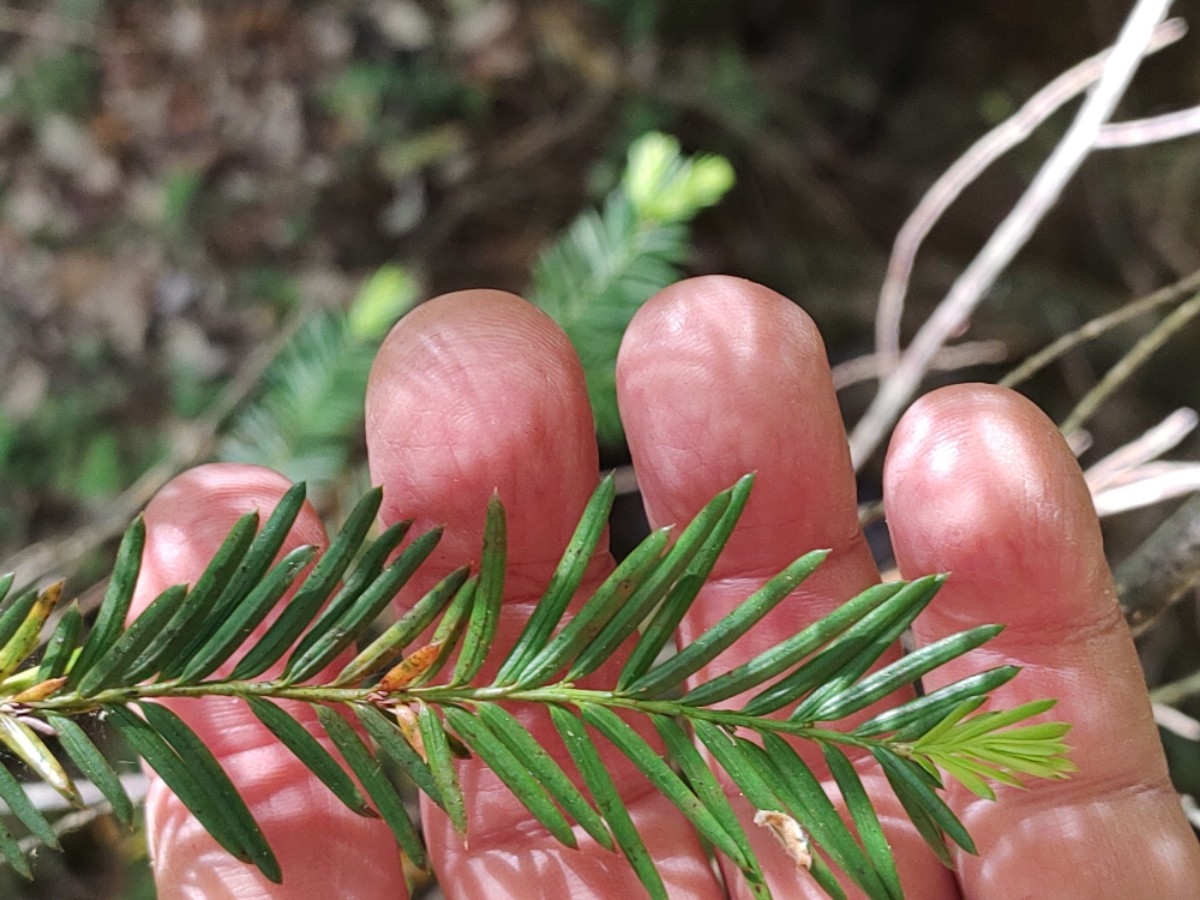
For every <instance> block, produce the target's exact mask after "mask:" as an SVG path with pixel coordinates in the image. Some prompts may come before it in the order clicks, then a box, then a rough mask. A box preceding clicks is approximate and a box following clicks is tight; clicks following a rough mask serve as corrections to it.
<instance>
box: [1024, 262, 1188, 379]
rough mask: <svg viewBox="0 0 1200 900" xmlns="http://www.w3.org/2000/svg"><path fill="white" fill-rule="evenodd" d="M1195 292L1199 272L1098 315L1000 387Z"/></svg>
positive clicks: (1032, 359)
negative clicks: (1119, 326) (1116, 328)
mask: <svg viewBox="0 0 1200 900" xmlns="http://www.w3.org/2000/svg"><path fill="white" fill-rule="evenodd" d="M1197 290H1200V271H1196V272H1192V273H1191V274H1190V275H1187V276H1185V277H1183V278H1181V279H1179V281H1177V282H1175V283H1174V284H1169V285H1167V286H1166V287H1164V288H1159V289H1158V290H1157V291H1155V292H1154V293H1152V294H1147V295H1146V296H1145V297H1142V298H1140V299H1138V300H1135V301H1133V302H1132V303H1127V304H1125V305H1124V306H1122V307H1121V308H1120V309H1118V310H1114V311H1113V312H1111V313H1108V314H1107V315H1103V316H1099V317H1097V318H1095V319H1092V320H1091V321H1090V322H1085V323H1084V324H1083V325H1082V326H1080V327H1079V328H1077V329H1075V330H1074V331H1072V332H1070V333H1068V334H1064V335H1063V336H1062V337H1060V338H1058V339H1057V340H1055V341H1054V342H1053V343H1051V344H1049V345H1048V346H1046V347H1045V348H1044V349H1042V350H1039V351H1038V352H1037V353H1035V354H1033V356H1030V357H1029V358H1028V359H1026V360H1025V361H1024V362H1023V363H1021V365H1019V366H1017V368H1015V369H1013V370H1012V371H1011V372H1009V373H1008V374H1007V375H1005V376H1004V377H1003V378H1002V379H1000V385H1001V386H1002V387H1015V386H1016V385H1018V384H1020V383H1021V382H1023V381H1027V380H1029V379H1030V378H1032V377H1033V376H1034V375H1036V374H1037V373H1038V372H1040V371H1041V370H1042V369H1044V368H1045V367H1046V366H1048V365H1049V364H1050V363H1052V362H1054V361H1055V360H1056V359H1058V358H1059V357H1061V356H1064V355H1065V354H1067V353H1068V352H1069V351H1071V350H1073V349H1074V348H1075V347H1078V346H1079V345H1080V344H1083V343H1086V342H1087V341H1090V340H1093V339H1095V338H1098V337H1100V335H1102V334H1104V333H1105V332H1107V331H1109V330H1111V329H1113V328H1115V327H1117V326H1118V325H1121V324H1123V323H1125V322H1128V321H1129V320H1130V319H1135V318H1137V317H1138V316H1142V315H1145V314H1146V313H1148V312H1151V311H1153V310H1155V309H1157V308H1158V307H1160V306H1165V305H1167V304H1168V303H1174V302H1175V301H1176V300H1178V299H1179V298H1181V297H1184V296H1186V295H1187V294H1191V293H1194V292H1195V291H1197Z"/></svg>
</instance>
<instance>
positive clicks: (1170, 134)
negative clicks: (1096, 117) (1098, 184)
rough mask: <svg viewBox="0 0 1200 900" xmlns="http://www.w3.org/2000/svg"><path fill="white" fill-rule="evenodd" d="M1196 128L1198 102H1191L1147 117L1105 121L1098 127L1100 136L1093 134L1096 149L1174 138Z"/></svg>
mask: <svg viewBox="0 0 1200 900" xmlns="http://www.w3.org/2000/svg"><path fill="white" fill-rule="evenodd" d="M1197 132H1200V106H1193V107H1190V108H1189V109H1179V110H1176V111H1175V112H1169V113H1163V114H1162V115H1161V116H1151V117H1150V118H1147V119H1135V120H1133V121H1130V122H1109V123H1108V124H1107V125H1105V126H1104V127H1103V128H1101V129H1100V136H1099V137H1097V138H1096V149H1097V150H1112V149H1116V148H1118V147H1142V146H1145V145H1146V144H1160V143H1162V142H1163V141H1173V140H1175V139H1176V138H1181V137H1191V136H1192V135H1193V134H1196V133H1197Z"/></svg>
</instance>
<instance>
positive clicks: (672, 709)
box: [23, 680, 896, 750]
mask: <svg viewBox="0 0 1200 900" xmlns="http://www.w3.org/2000/svg"><path fill="white" fill-rule="evenodd" d="M203 697H237V698H248V697H256V698H268V699H271V700H294V701H302V702H306V703H322V704H335V705H337V704H353V703H369V704H372V705H375V706H379V707H382V708H387V707H395V706H402V705H407V704H409V703H414V702H417V701H421V702H424V703H426V704H429V705H431V706H463V707H476V706H479V705H480V704H484V703H500V702H506V703H532V704H540V705H555V706H573V707H581V706H584V705H588V704H590V705H595V706H604V707H607V708H609V709H614V710H625V711H629V712H635V713H639V714H642V715H661V716H667V717H669V718H672V719H684V720H695V721H706V722H711V723H713V724H714V725H718V726H720V727H722V728H725V729H728V730H730V731H733V730H736V729H739V728H740V729H746V730H748V731H753V732H757V733H760V734H761V733H766V732H771V733H775V734H786V735H790V736H792V737H798V738H803V739H807V740H811V741H815V742H817V743H821V744H840V745H843V746H853V747H859V748H862V749H867V750H869V749H870V748H872V747H878V746H884V745H890V744H889V742H888V741H886V740H881V739H878V738H862V737H858V736H856V735H853V734H846V733H843V732H839V731H832V730H829V729H823V728H815V727H813V726H812V725H810V724H807V723H804V722H797V721H793V720H789V719H777V718H768V717H766V716H752V715H747V714H746V713H742V712H739V711H738V710H736V709H717V708H709V707H698V706H694V705H691V704H686V703H679V702H677V701H674V700H650V699H645V698H635V697H630V696H628V695H625V694H621V693H618V692H614V691H604V690H589V689H586V688H578V687H575V686H573V685H571V684H557V685H548V686H542V687H536V688H528V689H520V688H516V687H513V686H502V687H494V686H485V687H470V686H462V685H453V686H452V685H428V686H422V687H417V688H411V689H407V690H404V691H397V692H395V693H392V694H388V695H386V696H380V694H379V692H378V691H376V690H374V689H373V688H370V687H356V688H350V687H329V686H325V685H312V684H303V685H297V684H283V683H280V682H276V681H238V680H229V681H203V682H199V683H194V684H179V683H177V682H175V681H163V682H155V683H150V684H140V685H134V686H132V687H120V688H109V689H105V690H102V691H99V692H97V693H95V694H92V695H89V696H86V697H83V696H80V695H79V694H76V693H73V692H72V693H64V694H61V695H57V696H53V697H50V698H47V699H45V700H40V701H36V702H31V703H27V704H23V705H24V706H25V708H27V709H28V710H29V711H31V712H35V713H36V712H56V713H62V714H78V713H83V712H89V711H97V710H103V709H106V708H112V707H118V706H125V705H128V704H130V703H135V702H138V701H143V700H166V699H186V698H203ZM893 749H896V748H895V747H893Z"/></svg>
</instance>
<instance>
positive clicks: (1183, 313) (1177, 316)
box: [1060, 293, 1200, 434]
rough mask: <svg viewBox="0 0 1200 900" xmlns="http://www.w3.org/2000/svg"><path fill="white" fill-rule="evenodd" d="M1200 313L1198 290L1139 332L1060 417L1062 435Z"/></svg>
mask: <svg viewBox="0 0 1200 900" xmlns="http://www.w3.org/2000/svg"><path fill="white" fill-rule="evenodd" d="M1198 315H1200V293H1197V294H1193V295H1192V297H1191V298H1189V299H1188V300H1187V301H1185V302H1184V303H1181V304H1179V306H1177V307H1176V308H1175V309H1173V310H1172V311H1171V313H1170V315H1168V316H1167V317H1166V318H1164V319H1163V320H1162V321H1161V322H1159V323H1158V324H1157V325H1156V326H1154V328H1152V329H1150V331H1148V332H1146V334H1144V335H1142V337H1141V338H1140V339H1138V341H1137V343H1135V344H1134V345H1133V346H1132V347H1130V348H1129V351H1128V352H1127V353H1126V354H1125V355H1124V356H1122V357H1121V359H1120V360H1118V361H1117V363H1116V364H1115V365H1114V366H1113V367H1112V368H1111V369H1109V370H1108V371H1107V372H1105V373H1104V377H1103V378H1101V379H1100V381H1099V383H1098V384H1097V385H1096V386H1095V387H1093V388H1092V389H1091V390H1090V391H1088V392H1087V393H1086V394H1084V395H1083V397H1081V398H1080V400H1079V402H1078V403H1076V404H1075V408H1074V409H1072V410H1071V412H1070V413H1069V414H1068V415H1067V417H1066V419H1064V420H1063V423H1062V425H1061V426H1060V427H1061V430H1062V432H1063V433H1064V434H1070V433H1071V432H1073V431H1077V430H1078V429H1079V428H1080V427H1081V426H1082V425H1083V423H1084V422H1086V421H1087V420H1088V419H1090V418H1091V417H1092V416H1093V415H1095V414H1096V411H1097V410H1098V409H1099V408H1100V407H1101V406H1102V405H1103V404H1104V401H1106V400H1107V399H1108V398H1109V397H1110V396H1112V394H1113V392H1114V391H1116V390H1117V388H1119V387H1120V386H1121V385H1122V384H1124V383H1125V382H1126V381H1128V380H1129V377H1130V376H1131V375H1133V373H1134V372H1135V371H1137V370H1138V369H1139V368H1141V366H1142V365H1144V364H1145V362H1146V361H1147V360H1148V359H1149V358H1150V357H1151V356H1153V355H1154V353H1155V352H1157V351H1158V349H1159V348H1160V347H1162V345H1163V344H1165V343H1166V342H1167V341H1168V340H1170V339H1171V337H1173V336H1174V335H1175V334H1176V333H1178V332H1179V331H1180V330H1181V329H1182V328H1184V327H1186V326H1187V325H1188V324H1189V323H1190V322H1191V321H1192V319H1194V318H1196V316H1198Z"/></svg>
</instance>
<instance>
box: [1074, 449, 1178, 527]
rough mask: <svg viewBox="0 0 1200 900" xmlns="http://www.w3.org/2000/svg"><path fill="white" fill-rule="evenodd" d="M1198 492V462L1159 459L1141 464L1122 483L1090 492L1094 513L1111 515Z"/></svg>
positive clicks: (1102, 515)
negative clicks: (1094, 492)
mask: <svg viewBox="0 0 1200 900" xmlns="http://www.w3.org/2000/svg"><path fill="white" fill-rule="evenodd" d="M1194 491H1200V463H1187V462H1160V463H1149V464H1147V465H1145V466H1141V467H1139V468H1138V469H1136V470H1135V471H1134V472H1133V473H1131V475H1130V478H1129V479H1128V481H1126V482H1125V483H1123V484H1116V485H1113V486H1112V487H1108V488H1105V489H1104V490H1102V491H1099V492H1097V493H1096V494H1094V495H1093V498H1092V499H1093V501H1094V503H1095V505H1096V514H1097V515H1099V516H1101V517H1104V516H1112V515H1116V514H1117V513H1122V512H1128V511H1129V510H1131V509H1141V508H1143V507H1146V506H1153V505H1154V504H1155V503H1163V502H1165V501H1167V500H1174V499H1175V498H1176V497H1182V496H1183V495H1184V494H1190V493H1193V492H1194Z"/></svg>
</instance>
